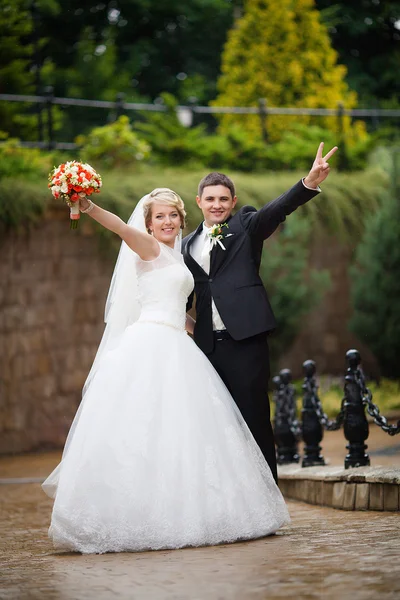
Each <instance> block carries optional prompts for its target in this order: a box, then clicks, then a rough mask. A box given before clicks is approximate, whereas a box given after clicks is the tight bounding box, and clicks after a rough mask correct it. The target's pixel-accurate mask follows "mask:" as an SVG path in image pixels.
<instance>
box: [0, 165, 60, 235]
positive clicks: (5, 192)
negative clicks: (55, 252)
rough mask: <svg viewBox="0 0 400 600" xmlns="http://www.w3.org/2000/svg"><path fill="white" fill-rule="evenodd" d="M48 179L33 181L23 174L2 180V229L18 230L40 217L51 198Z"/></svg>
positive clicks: (0, 214)
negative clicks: (47, 188)
mask: <svg viewBox="0 0 400 600" xmlns="http://www.w3.org/2000/svg"><path fill="white" fill-rule="evenodd" d="M46 180H47V178H44V181H43V182H38V181H31V180H29V179H25V178H23V177H21V176H20V177H17V178H16V177H10V178H4V179H1V180H0V231H7V230H14V229H17V230H18V229H19V228H20V227H21V226H22V225H25V224H26V223H28V222H30V221H37V220H38V219H39V217H40V215H42V214H43V213H44V211H45V210H46V207H47V204H48V202H49V201H50V200H51V195H50V193H49V191H48V190H46V187H47V185H46ZM46 191H47V193H46Z"/></svg>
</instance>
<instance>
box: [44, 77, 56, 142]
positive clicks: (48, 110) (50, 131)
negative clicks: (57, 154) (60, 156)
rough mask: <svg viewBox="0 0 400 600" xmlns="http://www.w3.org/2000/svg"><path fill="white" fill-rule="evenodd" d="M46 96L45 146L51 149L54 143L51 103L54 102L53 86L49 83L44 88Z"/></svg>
mask: <svg viewBox="0 0 400 600" xmlns="http://www.w3.org/2000/svg"><path fill="white" fill-rule="evenodd" d="M44 94H45V96H46V113H47V138H48V139H47V148H48V150H52V149H53V148H54V147H55V143H54V128H53V104H54V88H53V87H52V86H51V85H49V86H47V87H46V88H45V90H44Z"/></svg>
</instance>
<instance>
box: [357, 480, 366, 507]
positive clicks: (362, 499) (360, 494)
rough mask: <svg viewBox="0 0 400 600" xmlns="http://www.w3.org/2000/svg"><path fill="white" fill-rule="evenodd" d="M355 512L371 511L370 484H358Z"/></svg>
mask: <svg viewBox="0 0 400 600" xmlns="http://www.w3.org/2000/svg"><path fill="white" fill-rule="evenodd" d="M355 485H356V501H355V506H354V508H355V510H368V509H369V483H357V484H355Z"/></svg>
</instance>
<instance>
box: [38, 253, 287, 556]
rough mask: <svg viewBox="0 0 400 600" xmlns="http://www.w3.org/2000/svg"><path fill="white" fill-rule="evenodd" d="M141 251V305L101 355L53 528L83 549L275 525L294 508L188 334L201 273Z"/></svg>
mask: <svg viewBox="0 0 400 600" xmlns="http://www.w3.org/2000/svg"><path fill="white" fill-rule="evenodd" d="M160 248H161V252H160V255H159V257H158V258H156V259H155V260H153V261H149V262H145V261H142V260H140V259H139V257H137V274H138V286H139V294H140V302H141V307H142V309H141V313H140V317H139V319H138V321H136V322H135V323H134V324H133V325H130V326H129V327H127V329H125V331H124V333H123V334H122V336H121V337H120V339H119V341H118V344H117V345H116V347H115V348H114V349H113V350H111V351H109V352H106V353H105V354H104V355H103V356H102V357H101V359H100V363H99V365H98V368H97V371H96V373H95V375H94V377H93V380H92V382H91V384H90V387H89V389H88V390H87V392H86V393H85V396H84V400H83V402H82V404H81V407H80V409H79V411H78V413H77V416H76V417H75V421H74V424H73V427H72V428H71V431H70V434H69V438H68V447H67V446H66V450H65V451H64V455H63V458H62V461H61V463H60V464H59V465H58V467H57V468H56V470H55V471H54V472H53V473H52V474H51V475H50V476H49V478H48V479H47V480H46V481H45V483H44V484H43V488H44V490H45V492H46V493H47V494H48V495H49V496H52V497H54V498H55V502H54V508H53V514H52V519H51V526H50V529H49V536H50V537H51V538H52V539H53V542H54V545H55V547H56V548H59V549H66V550H73V551H78V552H81V553H104V552H120V551H138V550H148V549H161V548H180V547H184V546H202V545H208V544H219V543H223V542H233V541H235V540H246V539H251V538H257V537H261V536H266V535H268V534H272V533H274V532H275V531H276V530H277V529H278V528H279V527H281V526H282V525H283V524H285V523H288V522H289V515H288V511H287V508H286V505H285V502H284V500H283V498H282V495H281V493H280V491H279V489H278V487H277V486H276V484H275V482H274V480H273V477H272V475H271V471H270V469H269V467H268V465H267V463H266V462H265V460H264V457H263V456H262V454H261V451H260V450H259V448H258V446H257V444H256V442H255V441H254V439H253V437H252V435H251V433H250V431H249V429H248V427H247V425H246V424H245V422H244V420H243V418H242V416H241V414H240V412H239V410H238V409H237V407H236V404H235V403H234V401H233V399H232V397H231V396H230V394H229V392H228V390H227V389H226V387H225V385H224V384H223V382H222V380H221V379H220V377H219V375H218V374H217V373H216V371H215V370H214V368H213V367H212V366H211V364H210V362H209V361H208V360H207V358H206V356H205V355H204V354H203V353H202V352H201V351H200V350H199V349H198V347H197V346H196V344H195V343H194V342H193V340H192V339H191V338H190V337H189V336H188V335H187V333H186V332H185V317H186V314H185V310H186V301H187V297H188V295H189V294H190V292H191V291H192V289H193V278H192V275H191V273H190V271H189V270H188V269H187V267H186V266H185V264H184V262H183V259H182V255H181V254H180V253H178V252H176V251H175V250H172V249H170V248H168V247H167V246H165V245H163V244H161V245H160Z"/></svg>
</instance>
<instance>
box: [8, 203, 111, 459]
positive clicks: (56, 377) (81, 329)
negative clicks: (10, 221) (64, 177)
mask: <svg viewBox="0 0 400 600" xmlns="http://www.w3.org/2000/svg"><path fill="white" fill-rule="evenodd" d="M82 222H83V219H82ZM87 225H88V223H87V224H86V226H85V225H84V224H83V227H81V228H80V233H77V232H72V231H70V229H69V224H68V218H66V212H65V208H64V207H62V206H60V207H54V208H52V209H51V210H50V211H49V212H48V214H47V215H46V216H45V217H44V218H43V220H42V221H41V222H40V223H38V224H37V225H35V226H32V227H31V228H30V229H29V230H26V231H21V232H19V233H15V232H13V233H10V234H9V235H7V237H6V239H5V240H4V239H3V240H2V241H1V243H0V248H1V261H0V282H1V287H0V454H2V453H11V452H24V451H31V450H35V449H38V448H44V447H59V446H62V445H63V444H64V441H65V436H66V433H67V431H68V429H69V427H70V424H71V420H72V418H73V415H74V414H75V412H76V408H77V406H78V404H79V401H80V390H81V389H82V385H83V383H84V381H85V378H86V375H87V373H88V368H89V367H90V364H91V362H92V360H93V357H94V355H95V352H96V348H97V346H98V343H99V340H100V337H101V334H102V331H103V324H102V322H103V313H104V302H105V295H106V293H107V289H108V286H109V283H110V277H111V273H112V268H113V265H112V264H111V263H110V261H109V260H105V259H104V258H102V257H101V256H100V253H99V250H98V240H97V238H95V237H94V235H93V232H92V230H91V228H90V227H88V226H87Z"/></svg>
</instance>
